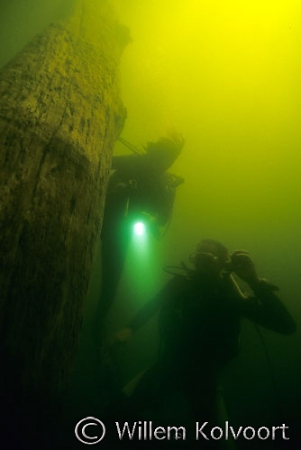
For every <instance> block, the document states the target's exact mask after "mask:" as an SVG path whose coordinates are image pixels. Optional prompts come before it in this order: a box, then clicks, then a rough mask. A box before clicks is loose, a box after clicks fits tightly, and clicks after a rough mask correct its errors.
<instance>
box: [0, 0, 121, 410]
mask: <svg viewBox="0 0 301 450" xmlns="http://www.w3.org/2000/svg"><path fill="white" fill-rule="evenodd" d="M87 4H89V5H88V6H87ZM127 38H128V37H127V32H126V30H125V29H124V28H123V27H122V26H120V25H119V24H118V23H117V22H116V20H115V19H114V16H113V14H112V12H111V10H110V8H109V7H108V6H107V4H106V2H101V1H100V0H98V1H97V0H96V1H92V0H90V1H89V2H86V1H85V0H80V2H79V3H78V4H77V7H76V9H75V12H74V15H73V16H72V18H71V19H70V20H69V21H68V22H62V23H56V24H53V25H51V26H50V27H49V28H48V29H47V30H46V31H45V32H44V33H43V34H42V35H39V36H37V37H36V38H35V39H34V40H33V41H32V42H31V43H30V44H29V45H28V46H27V47H26V48H25V49H24V50H23V51H22V53H21V54H20V55H19V56H18V57H17V58H15V59H14V60H13V61H12V62H11V63H9V64H8V65H7V66H6V67H5V68H4V69H3V70H2V71H1V73H0V167H1V180H0V188H1V197H0V248H1V253H0V264H1V273H0V327H1V329H0V337H1V343H2V346H1V366H2V367H1V371H0V373H1V375H0V392H1V397H2V407H3V408H5V409H6V410H5V415H7V413H8V409H10V410H11V413H12V418H13V417H14V415H16V414H18V413H20V415H21V414H22V415H24V414H26V413H27V410H28V412H29V410H30V412H29V413H30V414H32V415H34V414H35V415H36V416H38V415H39V414H40V412H41V410H42V409H45V403H46V404H47V402H48V403H49V404H48V406H49V405H50V404H51V403H52V404H53V401H54V399H59V398H60V395H61V393H62V391H63V390H64V387H65V385H66V383H67V382H68V379H69V376H70V372H71V370H72V363H73V360H74V357H75V354H76V350H77V343H78V337H79V332H80V328H81V323H82V312H83V305H84V301H85V298H86V295H87V288H88V282H89V278H90V274H91V268H92V262H93V255H94V251H95V246H96V243H97V240H98V239H99V235H100V231H101V223H102V214H103V206H104V199H105V193H106V186H107V181H108V176H109V170H110V164H111V155H112V149H113V146H114V143H115V141H116V139H117V137H118V135H119V133H120V132H121V130H122V127H123V125H124V120H125V109H124V107H123V105H122V102H121V100H120V93H119V77H118V70H119V61H120V57H121V54H122V50H123V48H124V46H125V45H126V43H127ZM31 408H33V409H34V410H35V412H34V411H33V410H32V409H31ZM3 411H4V409H3ZM16 411H18V413H17V412H16Z"/></svg>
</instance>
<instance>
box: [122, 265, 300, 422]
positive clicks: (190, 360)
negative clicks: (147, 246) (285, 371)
mask: <svg viewBox="0 0 301 450" xmlns="http://www.w3.org/2000/svg"><path fill="white" fill-rule="evenodd" d="M254 291H255V292H254V295H253V296H250V297H248V298H245V297H243V296H242V294H241V293H240V292H239V290H238V289H237V286H236V284H235V282H234V281H233V278H232V277H231V276H229V275H225V277H223V278H220V279H219V280H218V281H217V283H214V285H212V284H211V283H209V282H207V283H206V280H205V282H201V281H200V280H199V279H198V277H197V276H196V274H195V275H192V276H191V277H183V276H175V277H174V278H172V279H171V280H170V281H169V283H167V285H166V286H165V287H164V288H163V290H162V291H161V292H160V293H159V294H158V295H157V296H156V297H155V298H154V299H153V300H152V301H151V302H149V303H148V304H147V305H146V306H145V307H144V308H143V309H142V310H141V311H140V312H139V313H138V314H137V315H136V317H135V318H134V319H133V321H132V322H131V323H130V326H131V327H132V329H133V330H134V331H135V330H137V329H138V328H139V327H140V326H142V325H143V324H144V323H145V322H146V321H147V320H148V319H149V318H150V317H151V316H152V315H153V314H154V313H155V312H156V311H159V330H160V336H161V341H162V345H161V351H160V355H159V358H158V362H157V363H156V364H155V366H154V367H152V368H151V369H150V370H149V371H147V372H146V373H145V375H144V377H143V378H142V380H141V381H140V383H139V384H138V386H137V389H136V391H135V392H134V394H133V401H134V403H135V404H136V409H137V411H139V410H140V411H141V410H144V409H145V408H146V409H147V408H149V409H152V408H153V409H156V406H157V407H159V405H160V404H161V405H162V402H164V398H166V397H168V395H170V394H171V393H172V392H176V391H180V392H182V393H183V394H184V395H185V396H186V398H187V399H188V401H189V404H190V407H191V410H192V414H193V416H195V417H196V418H198V419H203V420H210V418H214V417H215V416H216V409H215V406H216V386H217V378H218V375H219V373H220V370H221V369H222V368H223V367H224V366H225V364H226V363H227V362H228V361H229V360H230V359H231V358H232V357H233V356H235V355H236V354H237V352H238V349H239V335H240V321H241V318H242V317H246V318H248V319H250V320H252V321H254V322H256V323H257V324H260V325H263V326H265V327H267V328H269V329H271V330H274V331H276V332H279V333H284V334H290V333H292V332H293V331H294V330H295V324H294V321H293V319H292V317H291V316H290V314H289V312H288V311H287V309H286V308H285V306H284V305H283V304H282V302H281V301H280V300H279V299H278V298H277V296H276V295H275V293H274V291H273V286H271V285H270V284H268V283H267V282H265V281H260V282H259V283H258V285H256V287H254ZM140 417H141V416H140ZM213 420H214V419H213Z"/></svg>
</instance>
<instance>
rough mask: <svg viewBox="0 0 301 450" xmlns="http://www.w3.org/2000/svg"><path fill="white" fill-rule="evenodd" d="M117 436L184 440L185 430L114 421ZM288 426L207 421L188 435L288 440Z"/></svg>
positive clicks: (147, 423) (131, 438)
mask: <svg viewBox="0 0 301 450" xmlns="http://www.w3.org/2000/svg"><path fill="white" fill-rule="evenodd" d="M115 425H116V429H117V433H118V437H119V439H120V440H123V439H125V440H126V439H130V440H136V439H138V440H143V441H151V440H153V439H154V440H164V439H165V440H183V441H184V440H186V438H187V430H186V428H185V427H184V426H179V427H176V426H165V427H163V426H156V427H154V426H153V422H147V421H138V422H134V423H131V424H129V423H128V422H123V423H119V422H115ZM288 428H289V427H288V426H286V425H285V424H282V425H278V426H272V427H265V426H262V427H259V428H253V427H251V426H246V427H245V426H240V427H232V426H231V425H229V422H227V421H226V422H225V423H224V426H223V427H220V426H213V427H212V426H210V424H209V422H203V423H200V422H196V423H195V435H194V436H189V437H190V439H191V438H194V439H195V440H205V441H210V440H216V441H217V440H222V439H223V440H229V439H234V440H237V439H245V440H252V439H260V440H263V441H264V440H268V439H270V440H275V439H276V438H277V439H279V438H280V439H283V440H289V439H290V438H289V437H288V435H287V431H288Z"/></svg>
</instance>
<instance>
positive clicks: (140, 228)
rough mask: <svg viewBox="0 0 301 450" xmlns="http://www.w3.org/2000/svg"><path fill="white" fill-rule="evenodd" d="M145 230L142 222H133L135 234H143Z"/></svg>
mask: <svg viewBox="0 0 301 450" xmlns="http://www.w3.org/2000/svg"><path fill="white" fill-rule="evenodd" d="M145 232H146V227H145V224H144V223H143V222H136V223H135V224H134V233H135V235H136V236H143V235H144V234H145Z"/></svg>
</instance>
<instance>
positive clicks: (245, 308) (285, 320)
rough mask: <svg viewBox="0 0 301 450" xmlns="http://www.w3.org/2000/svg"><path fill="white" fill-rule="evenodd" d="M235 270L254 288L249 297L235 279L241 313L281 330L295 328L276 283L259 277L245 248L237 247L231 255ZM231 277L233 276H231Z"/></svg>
mask: <svg viewBox="0 0 301 450" xmlns="http://www.w3.org/2000/svg"><path fill="white" fill-rule="evenodd" d="M231 262H232V270H233V272H234V273H235V274H236V275H237V276H238V277H239V278H241V279H242V280H244V281H245V282H246V283H247V284H248V285H249V286H250V288H251V289H252V291H253V296H249V297H246V296H244V295H243V294H242V293H241V292H239V291H238V290H239V287H238V285H237V283H236V286H237V289H236V295H237V298H238V299H239V309H240V313H241V315H242V316H244V317H247V318H248V319H250V320H252V321H253V322H255V323H257V324H259V325H262V326H264V327H266V328H268V329H270V330H272V331H276V332H277V333H282V334H292V333H294V332H295V331H296V324H295V322H294V320H293V318H292V316H291V314H290V313H289V311H288V310H287V308H286V307H285V306H284V304H283V303H282V302H281V300H280V299H279V298H278V297H277V295H276V294H275V291H277V290H278V288H277V286H274V285H272V284H271V283H269V282H267V281H266V280H265V279H263V278H259V277H258V275H257V272H256V269H255V265H254V263H253V261H252V259H251V258H250V256H249V254H248V253H247V252H246V251H244V250H237V251H236V252H234V253H233V254H232V255H231ZM231 278H232V280H233V277H232V276H231Z"/></svg>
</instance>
